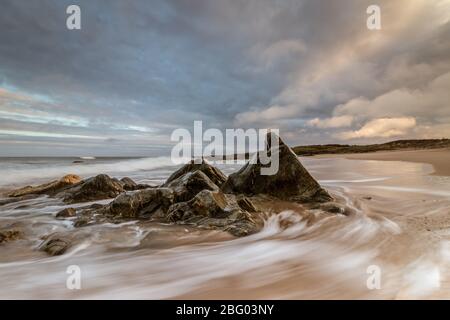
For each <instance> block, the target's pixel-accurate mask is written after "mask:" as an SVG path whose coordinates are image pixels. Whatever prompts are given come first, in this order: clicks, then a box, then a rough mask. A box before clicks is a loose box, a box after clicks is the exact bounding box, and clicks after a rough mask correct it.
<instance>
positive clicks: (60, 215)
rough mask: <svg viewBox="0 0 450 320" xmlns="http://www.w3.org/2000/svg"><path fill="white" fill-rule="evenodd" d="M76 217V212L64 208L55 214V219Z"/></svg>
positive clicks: (72, 209)
mask: <svg viewBox="0 0 450 320" xmlns="http://www.w3.org/2000/svg"><path fill="white" fill-rule="evenodd" d="M76 215H77V210H76V209H74V208H65V209H62V210H61V211H59V212H58V213H57V214H56V218H70V217H75V216H76Z"/></svg>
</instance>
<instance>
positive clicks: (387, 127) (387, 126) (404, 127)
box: [336, 117, 416, 140]
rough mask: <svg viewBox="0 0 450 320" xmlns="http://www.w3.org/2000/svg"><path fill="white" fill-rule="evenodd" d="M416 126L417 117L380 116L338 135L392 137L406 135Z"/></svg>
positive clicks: (339, 136)
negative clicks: (357, 128) (360, 126)
mask: <svg viewBox="0 0 450 320" xmlns="http://www.w3.org/2000/svg"><path fill="white" fill-rule="evenodd" d="M415 126H416V119H414V118H412V117H403V118H380V119H375V120H371V121H369V122H367V123H366V124H365V125H364V126H363V127H362V128H361V129H359V130H356V131H345V132H341V133H339V134H337V135H336V136H337V137H338V138H339V139H342V140H347V139H358V138H390V137H395V136H402V135H405V134H407V133H408V132H409V130H410V129H412V128H414V127H415Z"/></svg>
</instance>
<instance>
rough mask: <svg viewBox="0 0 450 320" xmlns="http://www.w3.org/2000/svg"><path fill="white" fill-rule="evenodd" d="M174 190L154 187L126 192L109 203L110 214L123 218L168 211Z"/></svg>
mask: <svg viewBox="0 0 450 320" xmlns="http://www.w3.org/2000/svg"><path fill="white" fill-rule="evenodd" d="M173 198H174V195H173V191H172V190H171V189H168V188H152V189H145V190H139V191H134V192H126V193H123V194H121V195H120V196H118V197H117V198H116V199H114V201H112V202H111V203H110V204H109V206H108V207H109V208H108V211H109V214H111V215H112V216H115V217H121V218H144V217H150V216H151V215H153V214H154V213H155V212H156V211H158V210H161V211H162V212H166V211H167V209H168V208H169V206H170V205H171V204H172V203H173Z"/></svg>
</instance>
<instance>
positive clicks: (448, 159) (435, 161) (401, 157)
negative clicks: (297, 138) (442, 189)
mask: <svg viewBox="0 0 450 320" xmlns="http://www.w3.org/2000/svg"><path fill="white" fill-rule="evenodd" d="M315 157H318V158H334V157H340V158H342V157H344V158H346V159H360V160H377V161H407V162H416V163H427V164H430V165H432V166H433V169H434V172H433V173H432V174H434V175H438V176H439V175H443V176H450V149H426V150H401V151H379V152H372V153H352V154H339V155H327V154H324V155H318V156H315Z"/></svg>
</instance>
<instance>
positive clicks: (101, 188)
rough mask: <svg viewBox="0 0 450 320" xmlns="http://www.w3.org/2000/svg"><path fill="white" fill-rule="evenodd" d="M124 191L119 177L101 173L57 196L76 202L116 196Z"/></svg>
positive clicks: (66, 200) (65, 200)
mask: <svg viewBox="0 0 450 320" xmlns="http://www.w3.org/2000/svg"><path fill="white" fill-rule="evenodd" d="M124 191H125V190H124V189H123V187H122V184H121V183H120V182H119V181H118V180H117V179H113V178H110V177H109V176H107V175H106V174H99V175H97V176H95V177H92V178H89V179H86V180H83V181H81V182H80V183H78V184H76V185H74V186H72V187H70V188H66V189H65V190H63V191H62V192H61V193H59V194H57V196H58V197H61V198H63V200H64V202H66V203H76V202H86V201H93V200H102V199H108V198H114V197H116V196H118V195H119V194H120V193H122V192H124Z"/></svg>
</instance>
